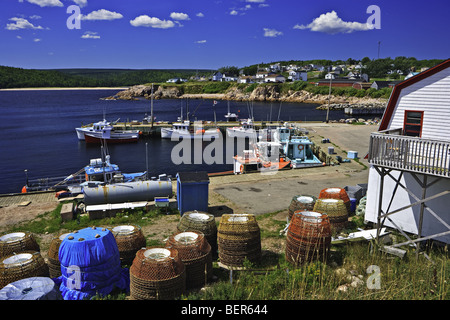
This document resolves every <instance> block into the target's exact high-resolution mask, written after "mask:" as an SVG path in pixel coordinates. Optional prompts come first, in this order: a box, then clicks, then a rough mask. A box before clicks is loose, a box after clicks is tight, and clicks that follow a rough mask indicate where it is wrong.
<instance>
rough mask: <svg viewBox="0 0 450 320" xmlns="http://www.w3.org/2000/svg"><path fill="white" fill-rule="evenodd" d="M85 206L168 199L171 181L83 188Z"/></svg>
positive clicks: (135, 182) (146, 181)
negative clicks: (159, 198)
mask: <svg viewBox="0 0 450 320" xmlns="http://www.w3.org/2000/svg"><path fill="white" fill-rule="evenodd" d="M83 194H84V202H85V204H86V205H95V204H106V203H123V202H138V201H152V200H154V198H155V197H170V196H171V195H172V181H171V180H170V179H167V180H145V181H132V182H124V183H114V184H106V185H99V186H92V187H90V186H89V185H88V186H86V187H84V188H83Z"/></svg>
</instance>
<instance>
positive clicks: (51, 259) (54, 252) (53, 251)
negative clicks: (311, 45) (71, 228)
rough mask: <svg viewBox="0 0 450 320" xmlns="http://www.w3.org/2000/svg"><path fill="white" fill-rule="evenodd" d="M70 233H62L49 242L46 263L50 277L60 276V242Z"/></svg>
mask: <svg viewBox="0 0 450 320" xmlns="http://www.w3.org/2000/svg"><path fill="white" fill-rule="evenodd" d="M69 234H70V233H63V234H60V235H59V236H57V237H55V238H53V239H52V241H51V242H50V247H49V248H48V252H47V260H48V262H47V265H48V269H49V272H50V278H57V277H59V276H61V263H60V261H59V257H58V253H59V247H60V245H61V242H62V241H63V240H64V238H66V237H67V236H68V235H69Z"/></svg>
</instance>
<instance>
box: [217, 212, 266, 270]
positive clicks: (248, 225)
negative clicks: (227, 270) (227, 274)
mask: <svg viewBox="0 0 450 320" xmlns="http://www.w3.org/2000/svg"><path fill="white" fill-rule="evenodd" d="M217 240H218V251H219V260H220V263H221V264H223V265H225V266H228V267H242V266H243V264H244V261H245V260H246V259H248V260H249V261H250V262H252V263H256V262H259V261H260V259H261V234H260V229H259V226H258V222H257V221H256V218H255V216H254V215H253V214H224V215H222V217H221V219H220V223H219V228H218V231H217Z"/></svg>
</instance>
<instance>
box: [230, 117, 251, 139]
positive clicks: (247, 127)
mask: <svg viewBox="0 0 450 320" xmlns="http://www.w3.org/2000/svg"><path fill="white" fill-rule="evenodd" d="M227 134H228V136H229V137H230V138H234V137H237V138H250V139H256V138H257V134H258V132H257V130H256V129H255V128H254V125H253V121H252V119H246V120H243V121H242V122H241V125H240V126H237V127H231V128H227Z"/></svg>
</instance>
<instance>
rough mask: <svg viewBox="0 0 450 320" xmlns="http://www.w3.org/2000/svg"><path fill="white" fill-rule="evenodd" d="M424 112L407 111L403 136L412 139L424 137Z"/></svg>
mask: <svg viewBox="0 0 450 320" xmlns="http://www.w3.org/2000/svg"><path fill="white" fill-rule="evenodd" d="M422 125H423V111H405V121H404V124H403V134H404V135H405V136H410V137H420V136H421V135H422Z"/></svg>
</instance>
